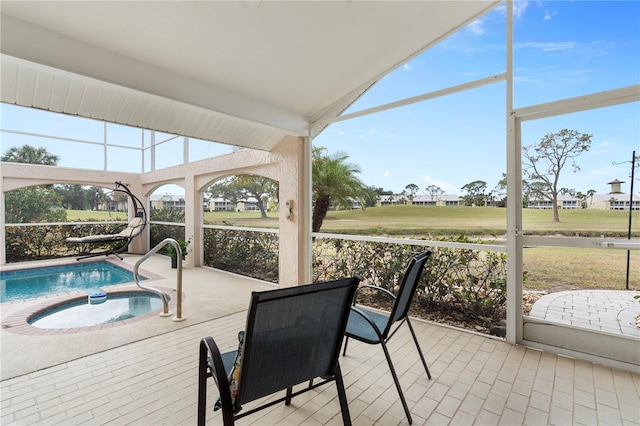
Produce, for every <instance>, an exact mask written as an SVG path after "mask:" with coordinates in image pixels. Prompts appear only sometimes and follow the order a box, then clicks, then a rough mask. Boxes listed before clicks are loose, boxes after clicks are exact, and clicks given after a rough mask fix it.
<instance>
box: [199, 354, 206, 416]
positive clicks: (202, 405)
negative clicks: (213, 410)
mask: <svg viewBox="0 0 640 426" xmlns="http://www.w3.org/2000/svg"><path fill="white" fill-rule="evenodd" d="M207 367H208V366H207V354H206V351H205V350H204V349H203V348H200V362H199V363H198V426H204V425H205V419H206V415H207V379H208V378H209V374H208V370H207Z"/></svg>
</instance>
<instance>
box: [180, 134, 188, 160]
mask: <svg viewBox="0 0 640 426" xmlns="http://www.w3.org/2000/svg"><path fill="white" fill-rule="evenodd" d="M182 163H183V164H189V138H188V137H186V136H183V137H182Z"/></svg>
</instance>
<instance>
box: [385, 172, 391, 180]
mask: <svg viewBox="0 0 640 426" xmlns="http://www.w3.org/2000/svg"><path fill="white" fill-rule="evenodd" d="M390 175H391V172H390V171H389V170H385V171H384V175H383V176H384V177H385V179H386V178H388V177H389V176H390Z"/></svg>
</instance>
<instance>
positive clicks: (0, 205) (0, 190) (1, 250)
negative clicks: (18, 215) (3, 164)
mask: <svg viewBox="0 0 640 426" xmlns="http://www.w3.org/2000/svg"><path fill="white" fill-rule="evenodd" d="M4 212H5V205H4V179H3V178H2V177H0V226H1V227H2V228H0V229H2V232H0V265H6V264H7V251H6V250H5V247H6V244H7V233H6V232H5V229H6V228H5V224H6V223H5V220H6V216H5V214H4Z"/></svg>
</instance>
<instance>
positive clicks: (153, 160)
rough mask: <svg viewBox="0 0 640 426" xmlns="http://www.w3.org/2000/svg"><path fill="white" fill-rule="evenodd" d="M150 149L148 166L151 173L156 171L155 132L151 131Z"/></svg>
mask: <svg viewBox="0 0 640 426" xmlns="http://www.w3.org/2000/svg"><path fill="white" fill-rule="evenodd" d="M150 149H151V155H150V156H151V160H150V161H151V164H150V165H149V166H150V170H151V171H152V172H155V171H156V132H155V131H153V130H152V131H151V145H150Z"/></svg>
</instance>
